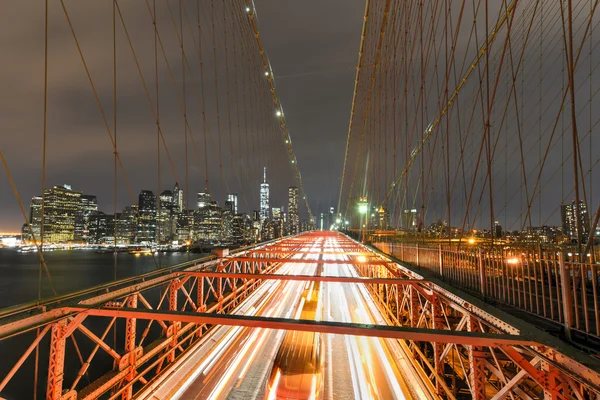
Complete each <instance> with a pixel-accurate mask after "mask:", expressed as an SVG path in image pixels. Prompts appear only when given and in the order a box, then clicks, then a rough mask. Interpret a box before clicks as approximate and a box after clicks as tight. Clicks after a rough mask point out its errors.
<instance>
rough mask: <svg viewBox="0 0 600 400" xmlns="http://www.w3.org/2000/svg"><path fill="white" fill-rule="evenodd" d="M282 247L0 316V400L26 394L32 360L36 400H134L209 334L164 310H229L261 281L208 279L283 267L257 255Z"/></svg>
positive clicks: (169, 270)
mask: <svg viewBox="0 0 600 400" xmlns="http://www.w3.org/2000/svg"><path fill="white" fill-rule="evenodd" d="M281 240H282V239H279V240H276V241H272V242H267V243H265V244H262V245H260V246H257V247H254V248H251V249H250V248H245V249H243V250H240V251H236V252H235V253H234V254H232V255H231V256H230V257H226V258H216V257H213V256H211V257H206V258H204V259H199V260H194V261H190V262H186V263H182V264H178V265H176V266H173V267H168V268H164V269H161V270H157V271H152V272H150V273H147V274H143V275H140V276H136V277H132V278H127V279H123V280H121V281H117V282H113V283H109V284H105V285H100V286H97V287H93V288H90V289H85V290H82V291H80V292H76V293H71V294H68V295H64V296H57V297H55V298H51V299H47V300H45V301H44V302H39V303H38V302H32V303H27V304H24V305H21V306H15V307H13V308H10V309H6V310H0V344H2V345H5V346H4V350H5V351H6V350H7V349H9V348H11V349H13V350H11V353H9V355H11V356H13V357H12V358H14V359H10V360H8V359H6V360H3V364H2V365H0V371H2V372H1V373H0V398H3V395H5V394H9V395H10V394H11V393H14V392H16V393H19V394H20V395H23V394H24V393H22V390H23V388H22V387H21V388H19V386H22V385H21V384H22V383H23V382H26V381H27V382H29V380H30V376H33V375H34V371H32V369H33V368H31V360H32V359H33V358H34V357H35V358H36V360H37V358H38V354H39V365H38V364H37V361H36V367H35V383H34V385H33V386H31V385H28V386H29V387H32V389H33V392H34V396H33V397H35V394H36V390H37V393H38V394H39V393H40V392H42V393H44V392H45V394H46V396H45V397H46V398H47V399H57V400H58V399H61V400H66V399H75V398H90V399H92V398H98V397H101V396H108V397H109V398H111V399H113V398H132V396H133V395H134V393H135V392H136V391H137V390H138V389H139V388H140V387H141V385H144V384H145V383H147V382H148V381H149V380H151V379H152V378H153V377H154V376H156V375H158V374H159V373H160V372H161V371H162V370H164V369H165V368H166V367H167V366H168V365H170V364H172V363H173V362H174V361H175V359H176V358H177V357H178V356H179V355H180V354H182V353H183V352H184V351H185V350H186V349H188V348H190V347H191V346H193V345H195V343H197V342H198V341H199V340H200V339H201V337H202V336H203V334H204V333H205V332H206V330H207V329H208V328H209V327H210V325H209V324H207V323H187V322H181V321H177V320H171V319H170V317H169V315H167V314H165V313H169V312H170V313H177V312H179V313H182V312H188V313H191V314H193V313H214V314H226V313H229V312H231V311H232V310H233V309H235V307H236V306H238V305H239V304H240V303H241V302H242V301H243V299H245V298H246V297H248V296H249V295H250V294H251V293H252V292H253V290H254V289H256V287H257V286H258V285H259V284H261V283H262V281H259V280H257V279H246V280H243V281H242V280H239V279H231V278H224V277H215V276H211V275H205V273H207V272H210V271H218V272H230V273H235V272H237V273H251V274H256V275H258V274H261V273H268V272H271V271H273V270H275V269H276V268H277V267H278V266H279V265H280V262H273V261H272V259H271V261H266V260H267V259H268V257H269V256H272V255H273V253H274V251H268V250H261V249H267V248H269V246H270V245H275V244H277V243H278V242H279V241H281ZM276 255H277V256H278V257H279V258H281V260H282V262H283V261H284V260H285V258H286V256H289V255H288V254H286V251H285V249H284V250H279V251H278V252H276ZM126 311H127V312H129V314H127V315H125V314H123V313H124V312H126ZM117 327H118V328H117ZM71 344H72V346H71ZM47 348H49V349H50V351H49V352H46V351H45V349H47ZM77 359H78V360H79V362H77V361H74V360H77ZM4 371H6V372H5V373H4ZM44 375H46V376H47V379H46V382H47V384H46V387H45V388H43V387H42V385H43V381H44V379H43V376H44ZM44 389H45V390H44Z"/></svg>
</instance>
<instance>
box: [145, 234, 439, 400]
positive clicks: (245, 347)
mask: <svg viewBox="0 0 600 400" xmlns="http://www.w3.org/2000/svg"><path fill="white" fill-rule="evenodd" d="M323 239H324V238H319V239H316V240H315V243H314V244H313V245H312V246H310V247H306V248H304V249H302V251H311V250H312V251H316V252H320V251H326V252H338V253H339V252H341V251H343V249H342V247H341V246H340V240H339V239H338V238H337V237H327V239H326V240H323ZM302 256H304V257H302ZM319 257H323V260H336V261H346V260H348V256H346V255H340V254H331V255H327V254H323V255H322V256H320V255H302V254H298V255H296V256H294V257H293V258H295V259H299V258H303V259H306V260H307V263H286V264H283V265H282V266H281V267H280V269H279V271H278V272H277V273H282V274H298V275H300V274H302V275H313V274H315V273H316V271H317V266H316V264H314V263H312V264H311V263H310V260H311V259H313V260H315V259H319ZM322 275H325V276H342V277H351V276H357V273H356V271H355V269H354V267H352V266H351V265H350V264H327V263H325V264H323V271H322ZM308 285H309V282H302V281H276V280H273V281H267V282H265V283H264V284H263V285H261V286H260V287H259V288H258V289H257V290H256V291H255V292H254V293H253V294H252V295H251V296H250V297H249V298H248V299H247V300H246V301H245V302H243V303H242V304H241V305H240V306H238V308H237V309H236V310H235V311H234V313H236V314H245V315H260V316H266V317H284V318H298V317H299V315H300V312H301V295H302V292H303V290H304V289H305V288H306V287H308ZM317 320H329V321H343V322H355V323H369V324H385V320H384V318H383V317H382V316H381V314H380V313H379V311H378V310H377V308H376V306H375V304H374V302H373V300H372V298H371V297H370V295H369V293H368V292H367V289H366V287H365V285H363V284H346V283H343V284H342V283H339V282H323V283H322V284H321V290H319V307H318V309H317ZM284 335H285V331H280V330H268V329H262V328H242V327H226V326H221V327H216V328H215V329H213V330H211V331H210V332H209V333H208V334H207V335H206V336H205V338H203V340H202V342H201V343H200V344H199V345H198V346H197V347H196V348H194V349H193V350H192V351H191V352H190V355H188V356H187V357H186V358H185V359H184V360H182V361H181V363H180V365H177V366H175V367H173V368H171V369H170V370H169V371H167V372H166V373H165V374H164V376H161V377H160V378H159V379H157V382H155V383H153V385H152V387H151V388H146V390H145V391H144V393H143V394H142V395H141V396H139V397H138V398H152V399H223V398H227V399H244V400H247V399H263V398H265V388H266V383H267V382H266V381H267V378H268V376H269V373H270V371H271V367H272V364H273V360H274V358H275V356H276V354H277V351H278V349H279V346H280V344H281V342H282V340H283V338H284ZM322 343H323V349H324V351H322V353H321V354H322V357H323V358H324V359H323V364H324V368H323V386H324V388H323V389H324V390H323V395H324V399H352V398H357V399H404V398H427V396H425V395H424V393H419V392H418V390H417V391H416V392H415V391H413V392H412V393H411V392H410V391H409V390H408V388H407V384H406V383H405V382H407V381H410V382H418V381H417V380H412V379H413V378H414V376H411V374H412V372H411V371H408V370H409V368H408V363H407V362H406V359H405V358H404V355H403V353H402V349H401V348H400V346H399V344H398V342H397V341H395V340H389V339H379V338H366V337H356V336H349V335H323V340H322ZM401 371H402V372H401ZM405 377H406V378H405ZM421 394H422V395H421ZM413 395H414V396H413Z"/></svg>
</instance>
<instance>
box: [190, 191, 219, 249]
mask: <svg viewBox="0 0 600 400" xmlns="http://www.w3.org/2000/svg"><path fill="white" fill-rule="evenodd" d="M194 232H195V238H196V239H197V240H201V241H206V242H217V241H221V240H223V209H221V208H219V207H218V206H217V203H216V202H214V201H213V202H211V203H209V204H208V205H206V206H205V207H203V208H201V209H198V210H197V211H196V213H195V215H194Z"/></svg>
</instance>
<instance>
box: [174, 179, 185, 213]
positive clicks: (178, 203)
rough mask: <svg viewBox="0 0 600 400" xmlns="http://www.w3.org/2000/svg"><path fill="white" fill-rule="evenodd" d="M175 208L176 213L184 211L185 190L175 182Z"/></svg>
mask: <svg viewBox="0 0 600 400" xmlns="http://www.w3.org/2000/svg"><path fill="white" fill-rule="evenodd" d="M173 207H174V210H173V211H174V212H178V213H180V212H182V211H183V189H181V188H180V187H179V183H178V182H175V187H174V188H173Z"/></svg>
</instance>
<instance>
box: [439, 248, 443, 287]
mask: <svg viewBox="0 0 600 400" xmlns="http://www.w3.org/2000/svg"><path fill="white" fill-rule="evenodd" d="M439 256H440V257H439V258H440V278H442V279H444V257H443V255H442V244H441V243H440V245H439Z"/></svg>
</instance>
